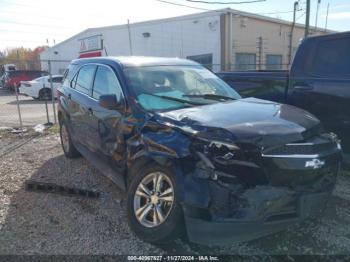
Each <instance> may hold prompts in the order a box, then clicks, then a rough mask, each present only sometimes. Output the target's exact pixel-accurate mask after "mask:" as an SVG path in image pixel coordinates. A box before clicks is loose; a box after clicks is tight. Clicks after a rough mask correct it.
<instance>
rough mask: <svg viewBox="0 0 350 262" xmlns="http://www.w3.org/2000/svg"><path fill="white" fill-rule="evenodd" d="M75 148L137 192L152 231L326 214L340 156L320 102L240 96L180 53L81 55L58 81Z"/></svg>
mask: <svg viewBox="0 0 350 262" xmlns="http://www.w3.org/2000/svg"><path fill="white" fill-rule="evenodd" d="M58 101H59V108H58V117H59V123H60V135H61V142H62V147H63V150H64V153H65V155H66V156H67V157H70V158H73V157H77V156H80V155H83V156H84V157H85V158H87V159H88V160H89V161H90V162H91V163H93V164H94V165H95V166H96V167H97V168H98V169H99V170H101V172H102V173H103V174H105V175H106V176H108V177H109V178H110V179H111V180H113V181H114V182H115V183H116V184H117V185H118V186H119V187H121V188H122V189H124V190H125V191H126V192H127V205H126V208H127V214H128V221H129V224H130V227H131V228H132V229H133V230H134V232H135V233H136V234H137V235H138V236H139V237H141V238H142V239H144V240H146V241H149V242H158V243H159V242H164V241H168V240H172V239H174V238H176V237H178V236H180V235H181V234H183V233H187V236H188V237H189V239H190V241H193V242H197V243H203V244H214V243H216V244H222V243H230V242H231V241H242V240H249V239H253V238H257V237H260V236H263V235H266V234H270V233H273V232H276V231H279V230H282V229H284V228H285V227H286V226H287V225H289V224H291V223H295V222H298V221H301V220H303V219H305V218H308V217H311V216H315V215H318V214H319V212H320V211H321V210H322V208H323V206H324V204H325V202H326V201H327V199H328V197H329V195H330V193H331V191H332V190H333V187H334V184H335V180H336V175H337V172H338V170H339V166H340V161H341V148H340V145H339V141H338V139H337V137H336V135H334V134H326V133H324V132H323V129H322V126H321V124H320V122H319V120H318V119H317V118H315V117H314V116H313V115H312V114H310V113H308V112H306V111H304V110H301V109H298V108H295V107H292V106H288V105H283V104H278V103H275V102H270V101H265V100H259V99H255V98H246V99H241V97H240V96H239V95H238V94H237V93H236V92H235V91H234V90H233V89H232V88H231V87H229V86H228V85H227V84H225V83H224V82H223V81H222V80H220V79H219V78H218V77H217V76H215V75H214V74H212V73H211V72H210V71H208V70H206V69H205V68H203V67H202V66H201V65H199V64H197V63H194V62H191V61H188V60H182V59H177V58H152V57H148V58H147V57H118V58H112V57H109V58H95V59H80V60H74V61H72V62H71V64H70V65H69V67H68V70H67V71H66V73H65V77H64V81H63V85H62V87H61V88H59V90H58Z"/></svg>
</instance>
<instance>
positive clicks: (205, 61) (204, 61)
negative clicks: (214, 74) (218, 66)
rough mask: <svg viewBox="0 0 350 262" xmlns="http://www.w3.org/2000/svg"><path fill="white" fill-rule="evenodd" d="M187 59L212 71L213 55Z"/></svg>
mask: <svg viewBox="0 0 350 262" xmlns="http://www.w3.org/2000/svg"><path fill="white" fill-rule="evenodd" d="M187 59H190V60H192V61H195V62H197V63H200V64H201V65H203V66H205V67H206V68H208V69H209V70H212V68H213V54H204V55H193V56H188V57H187Z"/></svg>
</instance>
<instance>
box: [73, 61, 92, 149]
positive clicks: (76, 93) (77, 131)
mask: <svg viewBox="0 0 350 262" xmlns="http://www.w3.org/2000/svg"><path fill="white" fill-rule="evenodd" d="M96 68H97V66H96V65H92V64H87V65H84V66H82V67H81V68H80V69H79V71H78V73H77V74H76V75H75V76H74V78H73V80H72V81H71V88H70V89H69V93H68V94H67V96H68V101H69V102H68V103H69V111H70V112H69V115H70V123H71V128H72V131H73V132H74V137H75V139H76V140H77V141H78V142H79V143H80V144H81V145H83V146H85V147H88V148H89V149H90V148H91V137H90V134H91V129H90V123H89V120H90V117H91V113H92V112H91V110H90V108H91V106H90V105H91V101H92V100H91V92H92V83H93V79H94V76H95V71H96Z"/></svg>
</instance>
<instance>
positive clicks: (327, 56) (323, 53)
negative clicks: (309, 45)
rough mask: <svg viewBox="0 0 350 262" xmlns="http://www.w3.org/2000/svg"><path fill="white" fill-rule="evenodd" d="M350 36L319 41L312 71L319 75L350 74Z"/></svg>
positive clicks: (342, 75) (343, 75)
mask: <svg viewBox="0 0 350 262" xmlns="http://www.w3.org/2000/svg"><path fill="white" fill-rule="evenodd" d="M349 47H350V38H343V39H331V40H324V41H322V42H320V43H319V45H318V47H317V49H316V52H315V54H314V59H313V62H312V68H311V70H310V71H311V72H312V73H313V74H316V75H319V76H326V77H327V76H328V77H329V76H337V77H349V76H350V48H349Z"/></svg>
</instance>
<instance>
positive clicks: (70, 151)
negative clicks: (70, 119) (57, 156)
mask: <svg viewBox="0 0 350 262" xmlns="http://www.w3.org/2000/svg"><path fill="white" fill-rule="evenodd" d="M60 137H61V145H62V149H63V152H64V154H65V156H66V157H68V158H77V157H79V156H80V153H79V151H78V150H77V149H76V148H75V146H74V145H73V143H72V139H71V136H70V133H69V131H68V128H67V125H66V122H65V121H64V120H62V121H61V122H60Z"/></svg>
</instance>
